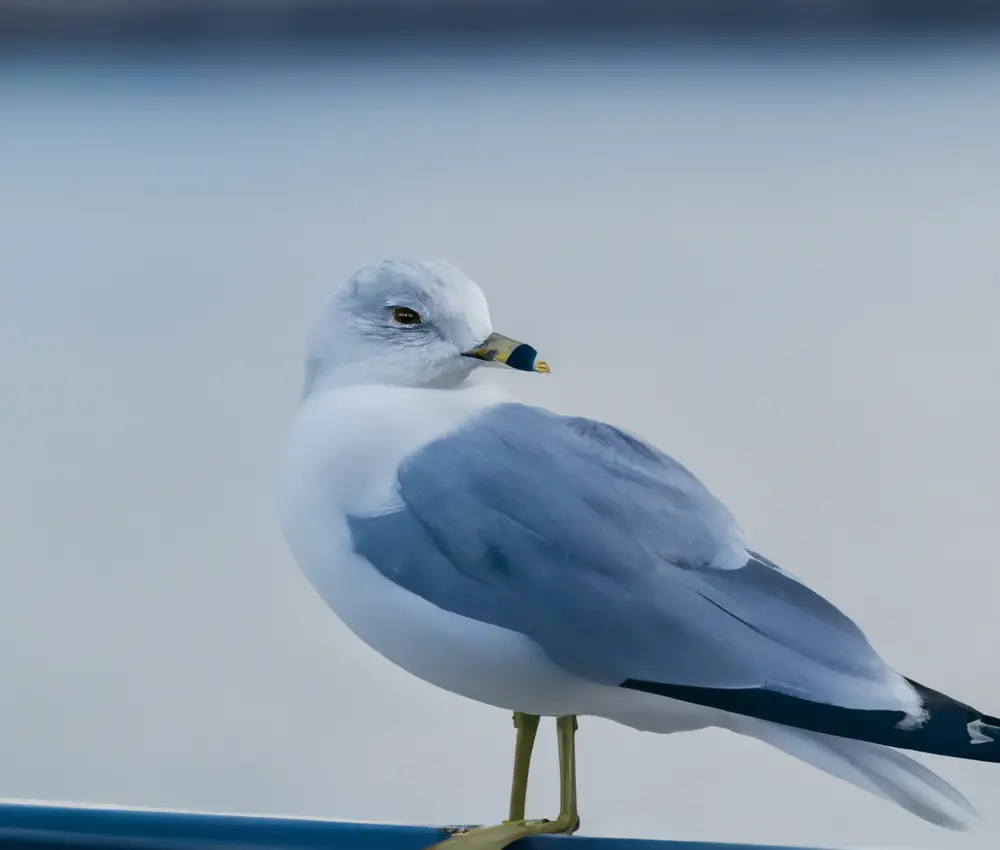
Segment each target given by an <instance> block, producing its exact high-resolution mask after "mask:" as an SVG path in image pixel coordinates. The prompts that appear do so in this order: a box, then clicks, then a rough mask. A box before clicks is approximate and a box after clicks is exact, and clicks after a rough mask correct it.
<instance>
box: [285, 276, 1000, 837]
mask: <svg viewBox="0 0 1000 850" xmlns="http://www.w3.org/2000/svg"><path fill="white" fill-rule="evenodd" d="M484 366H492V367H494V368H501V367H503V368H510V369H514V370H518V371H522V372H527V373H533V374H545V373H548V372H549V367H548V365H547V364H546V363H545V362H543V361H541V360H539V359H538V354H537V351H536V350H535V349H534V348H533V347H531V346H529V345H527V344H523V343H520V342H518V341H516V340H514V339H511V338H509V337H506V336H502V335H500V334H498V333H495V332H494V331H493V327H492V323H491V320H490V312H489V308H488V306H487V302H486V298H485V296H484V295H483V292H482V290H481V289H480V288H479V286H477V285H476V284H475V283H474V282H473V281H472V280H471V279H470V278H469V277H467V276H466V275H465V274H464V273H463V272H461V271H460V270H459V269H458V268H456V267H455V266H453V265H451V264H449V263H447V262H444V261H411V260H386V261H382V262H378V263H373V264H370V265H365V266H362V267H361V268H360V269H358V270H357V271H356V272H355V273H354V274H353V275H352V276H351V277H350V279H349V280H348V281H347V282H346V284H345V285H344V286H342V287H341V288H339V289H337V290H336V291H335V292H334V294H333V295H332V297H331V298H330V299H329V301H328V303H327V304H326V306H325V309H324V310H323V312H322V314H321V316H320V318H319V320H318V322H317V324H316V326H315V328H314V330H313V332H312V334H311V336H310V338H309V341H308V346H307V355H306V361H305V370H304V371H305V377H304V385H303V389H302V395H301V401H300V404H299V406H298V409H297V411H296V413H295V416H294V420H293V423H292V425H291V429H290V436H289V439H288V442H287V447H286V452H285V458H284V461H283V466H282V474H281V481H280V497H279V512H280V521H281V527H282V531H283V534H284V537H285V539H286V541H287V543H288V546H289V549H290V551H291V553H292V555H293V557H294V559H295V561H296V562H297V563H298V565H299V567H300V568H301V569H302V571H303V572H304V573H305V575H306V577H307V578H308V579H309V581H310V583H311V584H312V586H313V587H314V588H315V590H316V591H317V592H318V593H319V595H320V596H321V597H322V598H323V600H324V601H325V602H326V603H327V604H328V605H329V607H330V608H332V609H333V611H334V612H335V614H336V615H337V616H338V617H339V618H340V619H341V620H342V621H343V622H344V623H345V624H346V625H347V627H348V628H349V629H350V630H351V631H352V632H353V633H354V634H355V635H356V636H357V637H358V638H360V640H361V641H363V642H364V643H366V644H367V645H368V646H369V647H371V648H372V649H373V650H374V651H376V652H378V653H380V654H382V655H383V656H385V657H386V658H388V659H389V660H390V661H392V662H393V663H394V664H396V665H398V666H399V667H401V668H403V669H404V670H406V671H408V672H409V673H411V674H412V675H414V676H417V677H419V678H420V679H423V680H425V681H427V682H429V683H432V684H433V685H435V686H437V687H439V688H443V689H445V690H447V691H450V692H452V693H455V694H459V695H461V696H463V697H466V698H468V699H471V700H476V701H478V702H481V703H486V704H488V705H491V706H495V707H498V708H501V709H504V710H506V711H509V712H512V713H513V718H514V726H515V736H514V738H515V740H514V771H513V780H512V783H511V796H510V804H509V817H508V818H507V820H505V821H503V822H502V823H499V824H496V825H493V826H485V827H476V828H468V829H466V830H464V831H461V830H458V831H456V832H455V834H454V835H452V836H451V837H449V838H447V839H445V840H444V841H443V842H442V845H460V846H456V847H455V848H454V850H500V848H502V847H504V846H506V845H507V844H509V843H511V842H513V841H515V840H517V839H518V838H522V837H524V836H528V835H536V834H540V833H572V832H574V831H576V830H577V829H578V828H579V823H580V819H579V813H578V807H577V796H576V756H575V746H574V743H575V735H576V732H577V717H579V716H596V717H601V718H606V719H609V720H612V721H615V722H618V723H621V724H624V725H626V726H629V727H632V728H635V729H639V730H643V731H647V732H651V733H660V734H665V733H673V732H686V731H693V730H698V729H704V728H709V727H715V728H722V729H727V730H730V731H732V732H735V733H737V734H741V735H746V736H749V737H751V738H756V739H758V740H761V741H764V742H766V743H768V744H771V745H773V746H774V747H777V748H778V749H779V750H782V751H784V752H785V753H788V754H789V755H791V756H794V757H796V758H798V759H801V760H802V761H805V762H807V763H808V764H810V765H812V766H814V767H816V768H819V769H821V770H824V771H826V772H828V773H830V774H833V775H834V776H836V777H839V778H840V779H843V780H846V781H848V782H850V783H853V784H854V785H856V786H859V787H861V788H863V789H865V790H867V791H869V792H872V793H874V794H876V795H879V796H881V797H883V798H886V799H887V800H889V801H892V802H894V803H896V804H898V805H900V806H902V807H903V808H905V809H907V810H909V811H910V812H912V813H913V814H915V815H917V816H919V817H921V818H923V819H925V820H927V821H930V822H931V823H934V824H937V825H939V826H942V827H948V828H951V829H964V828H966V827H967V826H968V824H969V822H970V821H971V819H972V818H973V817H974V816H975V810H974V809H973V807H972V806H971V805H970V804H969V802H968V801H967V800H966V799H965V798H964V797H963V796H962V795H961V794H960V793H959V792H958V791H957V790H955V789H954V788H952V787H951V786H950V785H949V784H948V783H947V782H945V781H944V780H943V779H941V778H940V777H938V776H937V775H936V774H934V773H932V772H931V771H930V770H928V769H927V768H926V767H924V766H923V765H922V764H920V763H918V762H916V761H914V760H913V759H911V758H910V757H908V756H906V755H904V754H903V753H900V752H898V750H899V749H906V750H915V751H920V752H924V753H934V754H938V755H944V756H951V757H956V758H961V759H975V760H980V761H988V762H1000V719H998V718H997V717H992V716H989V715H985V714H982V713H980V712H979V711H977V710H975V709H973V708H971V707H970V706H968V705H965V704H963V703H961V702H958V701H956V700H954V699H952V698H950V697H948V696H945V695H944V694H942V693H939V692H938V691H934V690H932V689H930V688H928V687H925V686H924V685H921V684H919V683H918V682H916V681H914V680H912V679H909V678H906V677H904V676H902V675H900V674H899V673H897V672H896V671H895V670H894V669H893V668H892V667H890V666H889V665H888V664H887V663H886V662H885V661H884V660H883V659H882V658H881V656H880V655H879V654H878V653H877V652H876V651H875V649H873V648H872V646H871V645H870V643H869V642H868V640H867V639H866V637H865V635H864V634H863V632H862V631H861V629H860V628H859V627H858V626H857V625H856V624H855V623H854V622H853V621H852V620H850V619H849V618H848V617H847V616H846V615H844V614H843V613H841V611H840V610H838V609H837V608H836V607H834V605H832V604H831V603H830V602H828V601H827V600H825V599H824V598H823V597H821V596H819V595H818V594H816V593H815V592H813V591H812V590H810V589H809V588H808V587H807V586H806V585H805V584H804V583H803V582H802V581H800V580H799V579H797V578H796V577H794V576H793V575H792V574H790V573H788V572H786V571H785V570H784V569H782V568H781V567H779V566H778V565H777V564H775V563H774V562H773V561H771V560H769V559H768V558H767V557H765V556H764V555H763V554H761V553H760V552H758V551H757V550H756V549H754V548H752V546H751V544H750V542H749V541H748V540H747V537H746V535H745V534H744V533H743V531H742V530H741V529H740V526H739V525H738V523H737V522H736V520H735V519H734V517H733V515H732V514H731V513H730V512H729V510H728V509H727V508H726V506H725V505H724V504H723V503H722V502H721V501H719V500H718V499H717V498H716V497H715V496H714V495H713V494H712V493H711V492H709V490H708V489H707V488H706V487H705V485H704V484H702V483H701V482H700V481H699V480H698V479H697V478H696V477H695V476H694V475H693V474H692V473H691V472H689V471H688V469H686V468H685V467H684V466H682V465H681V464H680V463H678V462H677V461H676V460H673V459H672V458H671V457H669V456H667V455H666V454H664V453H663V452H661V451H660V450H659V449H657V448H655V447H654V446H652V445H650V444H649V443H648V442H645V441H643V440H642V439H640V438H638V437H636V436H633V435H632V434H630V433H627V432H626V431H624V430H622V429H620V428H618V427H615V426H613V425H610V424H605V423H603V422H598V421H594V420H591V419H586V418H583V417H576V416H564V415H559V414H556V413H553V412H551V411H548V410H546V409H543V408H540V407H536V406H529V405H526V404H523V403H519V402H517V401H516V400H512V399H508V398H506V397H505V396H504V395H503V394H502V393H501V391H500V389H499V388H498V387H497V386H496V385H495V384H492V383H490V382H489V381H487V380H483V377H484V375H485V374H486V371H487V370H484V369H482V367H484ZM541 717H551V718H555V723H556V737H557V744H558V755H559V766H560V770H559V784H560V811H559V814H558V816H557V817H555V818H552V819H544V818H543V819H528V818H526V816H525V797H526V793H527V787H528V773H529V769H530V763H531V755H532V749H533V744H534V740H535V734H536V731H537V729H538V725H539V719H540V718H541ZM449 850H452V849H451V848H450V847H449Z"/></svg>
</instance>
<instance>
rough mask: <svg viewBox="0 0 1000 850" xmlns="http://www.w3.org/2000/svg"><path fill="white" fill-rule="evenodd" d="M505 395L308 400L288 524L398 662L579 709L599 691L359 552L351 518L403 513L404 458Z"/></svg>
mask: <svg viewBox="0 0 1000 850" xmlns="http://www.w3.org/2000/svg"><path fill="white" fill-rule="evenodd" d="M498 400H500V399H499V398H498V396H497V394H496V392H495V391H491V390H488V389H486V388H484V387H473V388H470V389H467V390H459V391H440V390H417V389H408V388H398V387H368V386H366V387H351V388H346V389H337V390H331V391H329V392H326V393H324V394H322V395H320V396H319V397H317V398H314V399H309V400H308V401H307V402H306V403H305V405H304V406H303V408H302V410H301V411H300V412H299V415H298V417H297V419H296V422H295V424H294V426H293V429H292V435H291V439H290V442H289V446H288V452H287V458H286V464H285V469H284V476H283V481H282V492H281V521H282V528H283V530H284V533H285V536H286V539H287V540H288V543H289V546H290V547H291V549H292V553H293V554H294V556H295V558H296V560H297V561H298V563H299V565H300V567H301V568H302V570H303V571H304V572H305V574H306V575H307V577H308V578H309V580H310V582H311V583H312V585H313V586H314V587H315V588H316V590H317V591H318V592H319V594H320V595H321V596H322V597H323V599H324V600H325V601H326V603H327V604H328V605H329V606H330V607H331V608H332V609H333V610H334V612H335V613H336V614H337V615H338V616H339V617H340V619H341V620H343V621H344V623H345V624H346V625H347V626H348V628H350V629H351V630H352V631H353V632H354V633H355V634H356V635H357V636H358V637H360V638H361V639H362V640H363V641H364V642H365V643H367V644H368V645H369V646H371V647H372V648H373V649H374V650H376V651H377V652H379V653H381V654H382V655H384V656H386V657H387V658H388V659H389V660H390V661H392V662H394V663H395V664H397V665H399V666H400V667H403V668H404V669H406V670H408V671H409V672H411V673H413V674H414V675H416V676H418V677H420V678H422V679H425V680H427V681H430V682H432V683H433V684H435V685H437V686H438V687H442V688H445V689H446V690H449V691H453V692H455V693H459V694H462V695H463V696H467V697H470V698H471V699H475V700H478V701H480V702H486V703H489V704H492V705H497V706H500V707H503V708H508V709H510V710H517V711H529V712H532V713H537V714H550V715H551V714H562V713H572V712H571V709H572V708H573V707H575V706H578V704H579V694H577V693H576V692H577V691H578V690H579V689H580V688H584V689H586V688H589V687H590V686H588V685H586V684H585V683H583V682H580V681H579V680H577V679H575V678H574V677H571V676H569V675H568V674H567V673H565V672H563V671H561V670H560V669H559V668H558V667H556V666H555V665H554V664H553V663H552V662H551V661H549V660H548V659H547V658H546V657H545V656H544V655H543V654H542V652H541V651H540V650H539V649H538V647H537V646H536V645H535V644H534V643H533V642H532V641H530V640H529V639H528V638H526V637H524V636H523V635H520V634H516V633H514V632H510V631H507V630H505V629H501V628H498V627H496V626H492V625H489V624H486V623H481V622H478V621H476V620H471V619H468V618H466V617H462V616H459V615H456V614H452V613H450V612H447V611H444V610H442V609H441V608H438V607H437V606H435V605H433V604H432V603H430V602H427V601H426V600H424V599H422V598H421V597H418V596H416V595H415V594H413V593H410V592H409V591H408V590H405V589H403V588H402V587H399V586H398V585H396V584H394V583H393V582H391V581H389V580H388V579H387V578H385V576H383V575H382V574H381V573H380V572H378V571H377V570H376V569H375V568H374V567H373V566H372V565H371V564H370V563H369V562H368V561H366V560H365V559H363V558H361V557H360V556H358V555H357V554H356V553H355V552H354V551H353V549H352V547H351V541H350V536H349V532H348V529H347V524H346V521H345V514H348V513H349V514H353V515H358V514H375V513H381V512H385V511H391V510H393V509H394V508H395V507H396V506H397V505H398V496H397V495H396V489H395V481H396V470H397V468H398V466H399V463H400V461H401V460H402V459H403V458H404V457H405V456H407V455H408V454H410V453H412V452H413V451H415V450H417V449H419V448H420V447H421V446H423V445H425V444H426V443H427V442H429V441H430V440H433V439H435V438H437V437H439V436H441V435H443V434H445V433H447V432H448V431H450V430H453V429H455V428H457V427H459V426H460V425H461V424H462V423H463V422H465V421H466V420H467V419H468V418H469V417H470V416H473V415H474V414H476V413H478V412H480V411H482V410H483V409H484V408H485V407H488V406H490V405H491V404H493V403H495V402H496V401H498ZM543 709H544V710H543Z"/></svg>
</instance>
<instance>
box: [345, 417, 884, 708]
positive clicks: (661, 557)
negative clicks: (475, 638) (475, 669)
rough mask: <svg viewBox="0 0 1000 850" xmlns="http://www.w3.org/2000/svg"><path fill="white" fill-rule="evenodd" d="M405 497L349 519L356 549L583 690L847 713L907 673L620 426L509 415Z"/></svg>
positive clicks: (438, 447)
mask: <svg viewBox="0 0 1000 850" xmlns="http://www.w3.org/2000/svg"><path fill="white" fill-rule="evenodd" d="M398 490H399V496H400V499H401V501H402V508H401V509H399V510H397V511H394V512H392V513H390V514H387V515H381V516H371V517H360V516H355V517H349V518H348V521H349V525H350V529H351V533H352V537H353V541H354V546H355V549H356V551H357V552H358V553H359V554H361V555H362V556H363V557H365V558H367V559H368V560H369V561H370V562H371V563H372V564H373V565H374V566H375V567H376V568H377V569H378V570H379V571H381V572H382V573H383V574H385V575H386V576H387V577H389V578H390V579H391V580H392V581H394V582H396V583H397V584H399V585H402V586H403V587H405V588H407V589H408V590H410V591H411V592H413V593H416V594H418V595H419V596H421V597H423V598H424V599H427V600H428V601H430V602H432V603H434V604H435V605H437V606H439V607H441V608H444V609H446V610H448V611H452V612H454V613H456V614H461V615H464V616H467V617H471V618H474V619H477V620H480V621H484V622H487V623H491V624H493V625H496V626H501V627H503V628H506V629H510V630H513V631H517V632H520V633H522V634H524V635H527V636H528V637H530V638H531V639H532V640H534V641H535V642H536V643H537V644H538V645H539V646H540V647H541V648H542V650H543V651H544V652H545V653H546V654H547V655H548V656H549V657H550V658H551V659H552V660H553V661H554V662H555V663H556V664H558V665H559V666H561V667H563V668H564V669H565V670H568V671H570V672H571V673H573V674H574V675H577V676H580V677H583V678H586V679H588V680H591V681H595V682H601V683H605V684H620V683H622V682H623V681H625V680H628V679H639V680H644V681H651V682H662V683H671V684H677V685H694V686H702V687H715V688H748V687H765V688H769V689H773V690H777V691H779V692H782V693H787V694H790V695H792V696H799V697H804V698H807V699H813V700H816V701H823V702H833V703H836V704H840V705H848V707H854V706H853V704H854V703H864V702H871V698H872V690H873V688H872V686H873V684H876V683H878V684H884V682H885V680H886V677H887V676H888V675H894V674H892V673H891V671H889V670H888V668H887V667H886V666H885V664H884V662H883V661H882V660H881V659H880V658H879V657H878V655H877V654H876V653H875V652H874V650H873V649H872V648H871V646H870V645H869V644H868V642H867V641H866V640H865V638H864V636H863V634H862V633H861V631H860V630H859V629H858V627H857V626H856V625H855V624H854V623H853V622H851V621H850V620H849V619H848V618H847V617H845V616H844V615H843V614H841V613H840V612H839V611H838V610H837V609H836V608H834V607H833V606H832V605H831V604H830V603H828V602H826V601H825V600H824V599H823V598H822V597H820V596H818V595H817V594H815V593H814V592H812V591H810V590H809V589H808V588H806V587H805V586H804V585H802V584H801V583H800V582H799V581H798V580H796V579H795V578H793V577H791V576H790V575H788V574H787V573H785V572H783V571H782V570H780V569H778V568H777V567H776V566H775V565H774V564H772V563H771V562H770V561H768V560H766V559H764V558H762V557H760V556H757V555H755V554H752V553H749V552H748V551H747V550H746V549H744V548H743V538H742V534H741V532H740V530H739V528H738V527H737V525H736V522H735V521H734V519H733V517H732V516H731V514H730V513H729V511H728V510H727V509H726V508H725V507H724V506H723V505H722V503H721V502H719V501H718V500H717V499H715V498H714V496H712V494H711V493H710V492H709V491H708V490H707V489H706V488H705V487H704V485H702V484H701V483H700V482H699V481H698V480H697V479H696V478H695V477H694V476H693V475H692V474H691V473H690V472H688V471H687V470H686V469H685V468H684V467H682V466H681V465H680V464H678V463H677V462H676V461H674V460H672V459H671V458H669V457H667V456H666V455H664V454H662V453H661V452H659V451H657V450H656V449H654V448H652V447H650V446H649V445H647V444H645V443H643V442H641V441H639V440H637V439H635V438H633V437H631V436H629V435H627V434H625V433H623V432H622V431H620V430H618V429H616V428H613V427H611V426H609V425H605V424H602V423H599V422H594V421H591V420H586V419H580V418H568V417H563V416H558V415H556V414H553V413H550V412H548V411H544V410H541V409H538V408H534V407H528V406H525V405H520V404H505V405H500V406H498V407H494V408H491V409H489V410H488V411H486V412H485V413H483V414H481V415H480V416H479V417H477V418H476V419H475V420H474V421H473V422H471V423H469V424H467V425H466V426H465V427H463V428H462V429H461V430H459V431H457V432H455V433H453V434H450V435H448V436H446V437H443V438H441V439H439V440H437V441H435V442H432V443H431V444H429V445H427V446H425V447H424V448H422V449H421V450H420V451H419V452H418V453H416V454H414V455H412V456H410V457H409V458H407V459H406V460H405V461H404V462H403V464H402V465H401V467H400V469H399V472H398ZM879 690H881V689H879ZM856 707H867V706H862V705H860V704H858V705H857V706H856Z"/></svg>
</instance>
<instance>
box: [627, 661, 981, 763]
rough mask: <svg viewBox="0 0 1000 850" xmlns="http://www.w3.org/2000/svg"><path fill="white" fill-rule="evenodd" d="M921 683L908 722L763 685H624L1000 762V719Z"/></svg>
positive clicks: (897, 714) (815, 728) (842, 733)
mask: <svg viewBox="0 0 1000 850" xmlns="http://www.w3.org/2000/svg"><path fill="white" fill-rule="evenodd" d="M907 681H909V682H910V684H911V685H913V687H914V688H916V689H917V692H918V693H919V694H920V697H921V699H922V700H923V703H924V707H925V709H926V710H927V717H926V719H925V720H924V721H923V722H922V723H920V724H918V725H916V726H912V725H908V724H905V723H904V722H903V721H905V720H906V719H907V717H906V715H905V714H904V713H903V712H901V711H863V710H859V709H852V708H841V707H840V706H836V705H826V704H824V703H818V702H810V701H809V700H804V699H799V698H798V697H792V696H788V695H787V694H781V693H777V692H775V691H769V690H766V689H764V688H743V689H732V690H728V689H718V688H700V687H693V686H689V685H670V684H661V683H659V682H645V681H639V680H635V679H629V680H628V681H626V682H624V683H622V685H621V687H623V688H629V689H630V690H636V691H643V692H645V693H651V694H658V695H659V696H664V697H669V698H671V699H676V700H681V701H683V702H690V703H694V704H696V705H705V706H710V707H712V708H718V709H721V710H723V711H729V712H732V713H733V714H742V715H745V716H747V717H756V718H758V719H760V720H769V721H771V722H772V723H780V724H782V725H783V726H792V727H795V728H798V729H807V730H809V731H811V732H822V733H824V734H826V735H836V736H837V737H839V738H852V739H854V740H857V741H868V742H870V743H872V744H882V745H884V746H887V747H896V748H898V749H903V750H915V751H917V752H923V753H933V754H935V755H941V756H950V757H952V758H960V759H968V760H972V761H987V762H996V763H1000V719H997V718H996V717H992V716H991V715H988V714H982V713H981V712H979V711H976V709H974V708H972V707H971V706H968V705H965V704H964V703H961V702H958V700H955V699H952V698H951V697H949V696H947V695H945V694H942V693H941V692H940V691H935V690H932V689H931V688H927V687H925V686H924V685H921V684H920V683H918V682H914V681H912V680H909V679H908V680H907Z"/></svg>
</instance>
